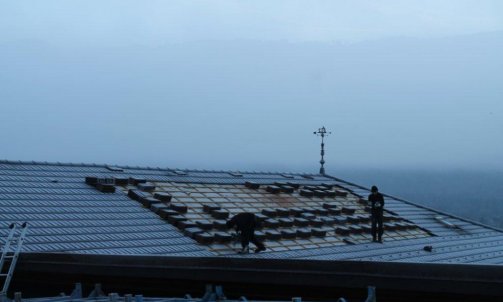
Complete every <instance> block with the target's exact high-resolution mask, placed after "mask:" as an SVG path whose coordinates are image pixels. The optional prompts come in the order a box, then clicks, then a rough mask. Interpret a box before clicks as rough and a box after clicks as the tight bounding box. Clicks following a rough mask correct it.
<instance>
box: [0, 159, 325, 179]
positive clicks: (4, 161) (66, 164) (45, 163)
mask: <svg viewBox="0 0 503 302" xmlns="http://www.w3.org/2000/svg"><path fill="white" fill-rule="evenodd" d="M0 164H15V165H16V164H17V165H43V166H63V167H103V168H106V167H119V168H123V169H138V170H152V171H154V170H157V171H159V170H165V171H184V172H197V173H232V172H240V173H246V174H262V175H274V174H278V175H281V174H289V175H296V176H302V175H309V176H324V177H327V176H328V175H322V174H319V173H309V172H300V171H297V172H292V171H282V172H278V171H275V172H273V171H244V170H239V169H232V170H216V169H215V170H205V169H204V170H201V169H190V168H170V167H165V168H161V167H149V166H130V165H121V164H97V163H71V162H50V161H49V162H48V161H35V160H32V161H30V160H8V159H0Z"/></svg>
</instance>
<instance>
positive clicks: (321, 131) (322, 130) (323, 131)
mask: <svg viewBox="0 0 503 302" xmlns="http://www.w3.org/2000/svg"><path fill="white" fill-rule="evenodd" d="M314 134H315V135H317V136H321V160H320V164H321V167H320V174H322V175H323V174H325V167H323V165H324V164H325V159H324V158H323V157H324V156H325V141H324V139H325V136H328V135H329V134H332V132H327V129H325V126H323V127H321V128H320V129H318V131H314Z"/></svg>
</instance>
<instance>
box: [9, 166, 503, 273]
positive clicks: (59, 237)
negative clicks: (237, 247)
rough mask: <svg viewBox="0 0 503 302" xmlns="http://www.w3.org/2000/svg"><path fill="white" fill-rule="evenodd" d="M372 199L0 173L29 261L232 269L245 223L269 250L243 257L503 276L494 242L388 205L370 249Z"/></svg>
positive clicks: (173, 177)
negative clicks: (100, 259)
mask: <svg viewBox="0 0 503 302" xmlns="http://www.w3.org/2000/svg"><path fill="white" fill-rule="evenodd" d="M86 177H95V178H97V179H100V182H106V181H107V180H108V181H112V182H114V181H115V183H114V184H111V185H108V186H109V187H113V191H115V192H113V193H105V191H106V190H107V189H106V188H105V186H103V187H100V188H99V189H101V190H102V191H103V192H102V191H100V190H98V189H97V188H96V187H95V186H92V185H89V184H86ZM245 182H251V183H253V184H254V185H260V188H258V189H257V188H252V187H251V186H245ZM296 185H299V187H298V188H296ZM303 190H304V191H306V192H307V191H311V192H313V194H312V195H315V196H310V195H311V193H309V192H307V193H306V192H301V191H303ZM131 192H133V193H134V194H133V193H131ZM323 192H325V193H323ZM368 194H369V191H368V190H367V189H366V188H363V187H360V186H358V185H355V184H351V183H348V182H345V181H343V180H340V179H338V178H334V177H331V176H328V175H316V174H309V175H306V174H299V173H282V172H271V173H264V172H241V171H239V172H238V171H200V170H178V169H167V168H166V169H161V168H145V167H128V166H120V167H119V166H106V165H86V164H61V163H36V162H13V161H0V205H1V207H0V220H1V221H2V222H4V225H5V227H4V228H2V229H1V232H2V233H1V234H2V235H3V236H5V234H6V232H7V225H8V224H9V223H10V222H15V221H18V222H24V221H28V222H29V224H30V231H29V235H28V237H27V240H26V244H25V246H24V251H25V252H45V251H47V252H71V253H92V254H117V255H119V254H143V255H145V254H156V255H159V254H160V255H172V256H177V255H180V256H182V255H183V256H201V257H204V256H218V255H220V256H226V257H229V256H234V255H235V254H234V252H233V242H232V241H230V240H231V239H230V233H229V231H228V230H226V229H224V228H222V227H221V224H222V222H223V221H225V218H226V217H227V216H228V215H233V214H236V213H239V212H242V211H249V212H255V213H257V214H260V215H263V220H264V222H265V226H264V228H263V229H261V230H258V232H259V234H260V235H261V236H263V237H264V238H265V240H266V245H267V246H268V248H269V249H268V251H267V252H265V253H260V254H257V255H254V254H253V255H247V256H245V257H263V258H301V259H322V260H338V259H344V260H375V261H405V262H449V263H452V262H454V263H484V264H503V244H502V243H503V232H502V231H500V230H497V229H494V228H490V227H486V226H483V225H480V224H477V223H473V222H470V221H468V220H465V219H461V218H457V217H454V216H452V215H448V214H445V213H440V212H437V211H435V210H432V209H428V208H425V207H421V206H418V205H415V204H412V203H410V202H407V201H404V200H400V199H398V198H394V197H390V196H386V210H387V211H388V212H387V213H386V216H388V218H389V219H387V222H386V226H387V230H386V231H385V235H384V243H383V244H378V243H370V242H369V241H370V238H371V237H370V235H369V233H368V226H369V223H368V215H369V214H368V211H367V210H368V209H366V205H365V204H364V202H362V200H361V199H362V198H363V199H366V196H367V195H368ZM140 195H141V196H140ZM348 209H349V210H348ZM298 211H300V212H298ZM174 216H176V217H178V218H173V217H174ZM304 220H306V221H308V222H307V224H306V221H304ZM266 221H267V222H266ZM197 234H206V235H198V236H197ZM308 235H309V236H308ZM426 245H431V246H432V248H433V249H432V251H431V252H428V251H425V250H424V249H423V248H424V246H426ZM240 257H241V256H240Z"/></svg>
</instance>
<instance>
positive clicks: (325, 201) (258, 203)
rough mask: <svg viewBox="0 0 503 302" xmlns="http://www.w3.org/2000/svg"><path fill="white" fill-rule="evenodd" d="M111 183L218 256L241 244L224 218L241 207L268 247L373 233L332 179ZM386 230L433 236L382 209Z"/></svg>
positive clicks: (362, 208) (362, 204)
mask: <svg viewBox="0 0 503 302" xmlns="http://www.w3.org/2000/svg"><path fill="white" fill-rule="evenodd" d="M115 187H116V188H118V189H120V190H122V191H123V192H124V194H127V195H128V196H129V197H130V198H131V199H133V200H136V201H137V202H139V203H140V204H141V205H142V206H143V207H146V208H149V209H150V210H152V211H153V212H155V213H156V214H158V215H159V217H160V218H161V219H164V220H166V221H167V222H168V223H171V224H172V225H174V226H176V227H177V228H178V229H179V230H180V232H181V233H183V234H184V235H185V236H188V237H190V238H192V239H194V240H195V241H197V242H198V243H199V244H201V245H204V246H206V247H207V248H208V249H209V250H210V251H211V252H214V253H216V254H218V255H226V254H229V253H233V251H234V250H235V249H236V248H238V247H239V243H238V242H237V240H236V236H235V235H234V234H233V231H232V230H228V229H227V227H226V225H225V222H226V220H227V219H229V218H230V217H232V216H233V215H235V214H238V213H242V212H251V213H254V214H255V215H256V217H257V218H258V219H259V220H260V222H261V223H260V227H259V228H257V230H256V232H255V235H256V237H257V238H258V239H259V240H264V241H265V242H266V245H267V247H268V251H272V252H278V251H294V250H299V249H315V248H322V247H330V246H343V245H348V244H359V243H366V242H369V241H370V240H371V238H372V237H371V235H370V214H369V207H368V205H367V202H366V201H365V200H363V199H361V198H360V197H359V196H358V195H356V194H354V193H352V192H351V191H350V190H347V189H345V188H343V187H339V186H336V185H334V184H322V185H318V186H308V185H299V184H293V183H274V184H271V185H259V184H256V183H251V182H246V183H245V184H244V185H236V184H201V183H176V182H147V181H146V180H145V179H136V178H131V179H129V180H128V181H127V182H126V181H125V180H121V181H120V182H119V183H117V182H116V183H115ZM98 189H99V188H98ZM385 232H386V240H387V242H389V241H396V240H404V239H414V238H424V237H429V236H431V235H430V234H428V233H427V232H426V231H424V230H423V229H421V228H419V227H418V226H417V225H415V224H413V223H411V222H409V221H406V220H404V219H403V218H402V217H399V216H397V215H393V214H391V213H385Z"/></svg>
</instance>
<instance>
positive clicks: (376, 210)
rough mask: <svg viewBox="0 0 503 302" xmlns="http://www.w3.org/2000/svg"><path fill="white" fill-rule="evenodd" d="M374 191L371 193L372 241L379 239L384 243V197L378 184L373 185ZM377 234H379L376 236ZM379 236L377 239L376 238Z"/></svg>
mask: <svg viewBox="0 0 503 302" xmlns="http://www.w3.org/2000/svg"><path fill="white" fill-rule="evenodd" d="M370 191H371V192H372V193H371V194H370V195H369V198H368V199H369V201H370V205H371V211H370V213H371V214H372V241H374V242H376V241H379V242H381V243H382V234H383V232H384V230H383V224H382V221H383V212H384V197H383V196H382V194H381V193H379V189H377V187H376V186H372V189H371V190H370ZM376 235H377V236H376ZM376 237H377V240H376Z"/></svg>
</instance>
